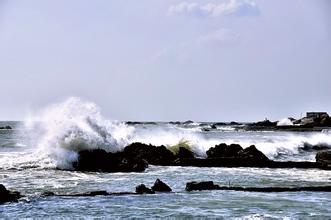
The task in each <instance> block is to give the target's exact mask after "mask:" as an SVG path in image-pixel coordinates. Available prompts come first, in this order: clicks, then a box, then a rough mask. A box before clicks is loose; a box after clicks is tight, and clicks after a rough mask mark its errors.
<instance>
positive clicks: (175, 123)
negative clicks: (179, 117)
mask: <svg viewBox="0 0 331 220" xmlns="http://www.w3.org/2000/svg"><path fill="white" fill-rule="evenodd" d="M169 124H172V125H180V124H181V122H180V121H171V122H169Z"/></svg>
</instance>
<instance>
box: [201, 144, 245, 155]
mask: <svg viewBox="0 0 331 220" xmlns="http://www.w3.org/2000/svg"><path fill="white" fill-rule="evenodd" d="M242 149H243V148H242V147H241V146H240V145H239V144H231V145H227V144H225V143H222V144H219V145H216V146H215V147H211V148H210V149H209V150H207V152H206V154H207V157H208V158H216V157H236V156H238V152H239V151H241V150H242Z"/></svg>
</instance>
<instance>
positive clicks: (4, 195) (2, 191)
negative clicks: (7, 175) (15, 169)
mask: <svg viewBox="0 0 331 220" xmlns="http://www.w3.org/2000/svg"><path fill="white" fill-rule="evenodd" d="M21 197H22V196H21V194H20V193H19V192H15V191H9V190H7V189H6V187H5V186H4V185H2V184H0V204H3V203H6V202H17V201H18V199H19V198H21Z"/></svg>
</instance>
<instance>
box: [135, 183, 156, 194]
mask: <svg viewBox="0 0 331 220" xmlns="http://www.w3.org/2000/svg"><path fill="white" fill-rule="evenodd" d="M136 193H137V194H154V193H155V192H154V191H153V190H151V189H150V188H147V187H146V186H145V185H144V184H140V185H138V186H137V187H136Z"/></svg>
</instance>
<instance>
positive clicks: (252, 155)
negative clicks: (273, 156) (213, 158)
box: [238, 145, 269, 162]
mask: <svg viewBox="0 0 331 220" xmlns="http://www.w3.org/2000/svg"><path fill="white" fill-rule="evenodd" d="M238 156H239V157H240V158H244V159H251V160H254V161H256V162H268V161H269V158H268V157H267V156H265V155H264V154H263V153H262V152H261V151H259V150H258V149H256V147H255V146H254V145H251V146H250V147H248V148H245V149H243V150H241V151H239V152H238Z"/></svg>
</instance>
